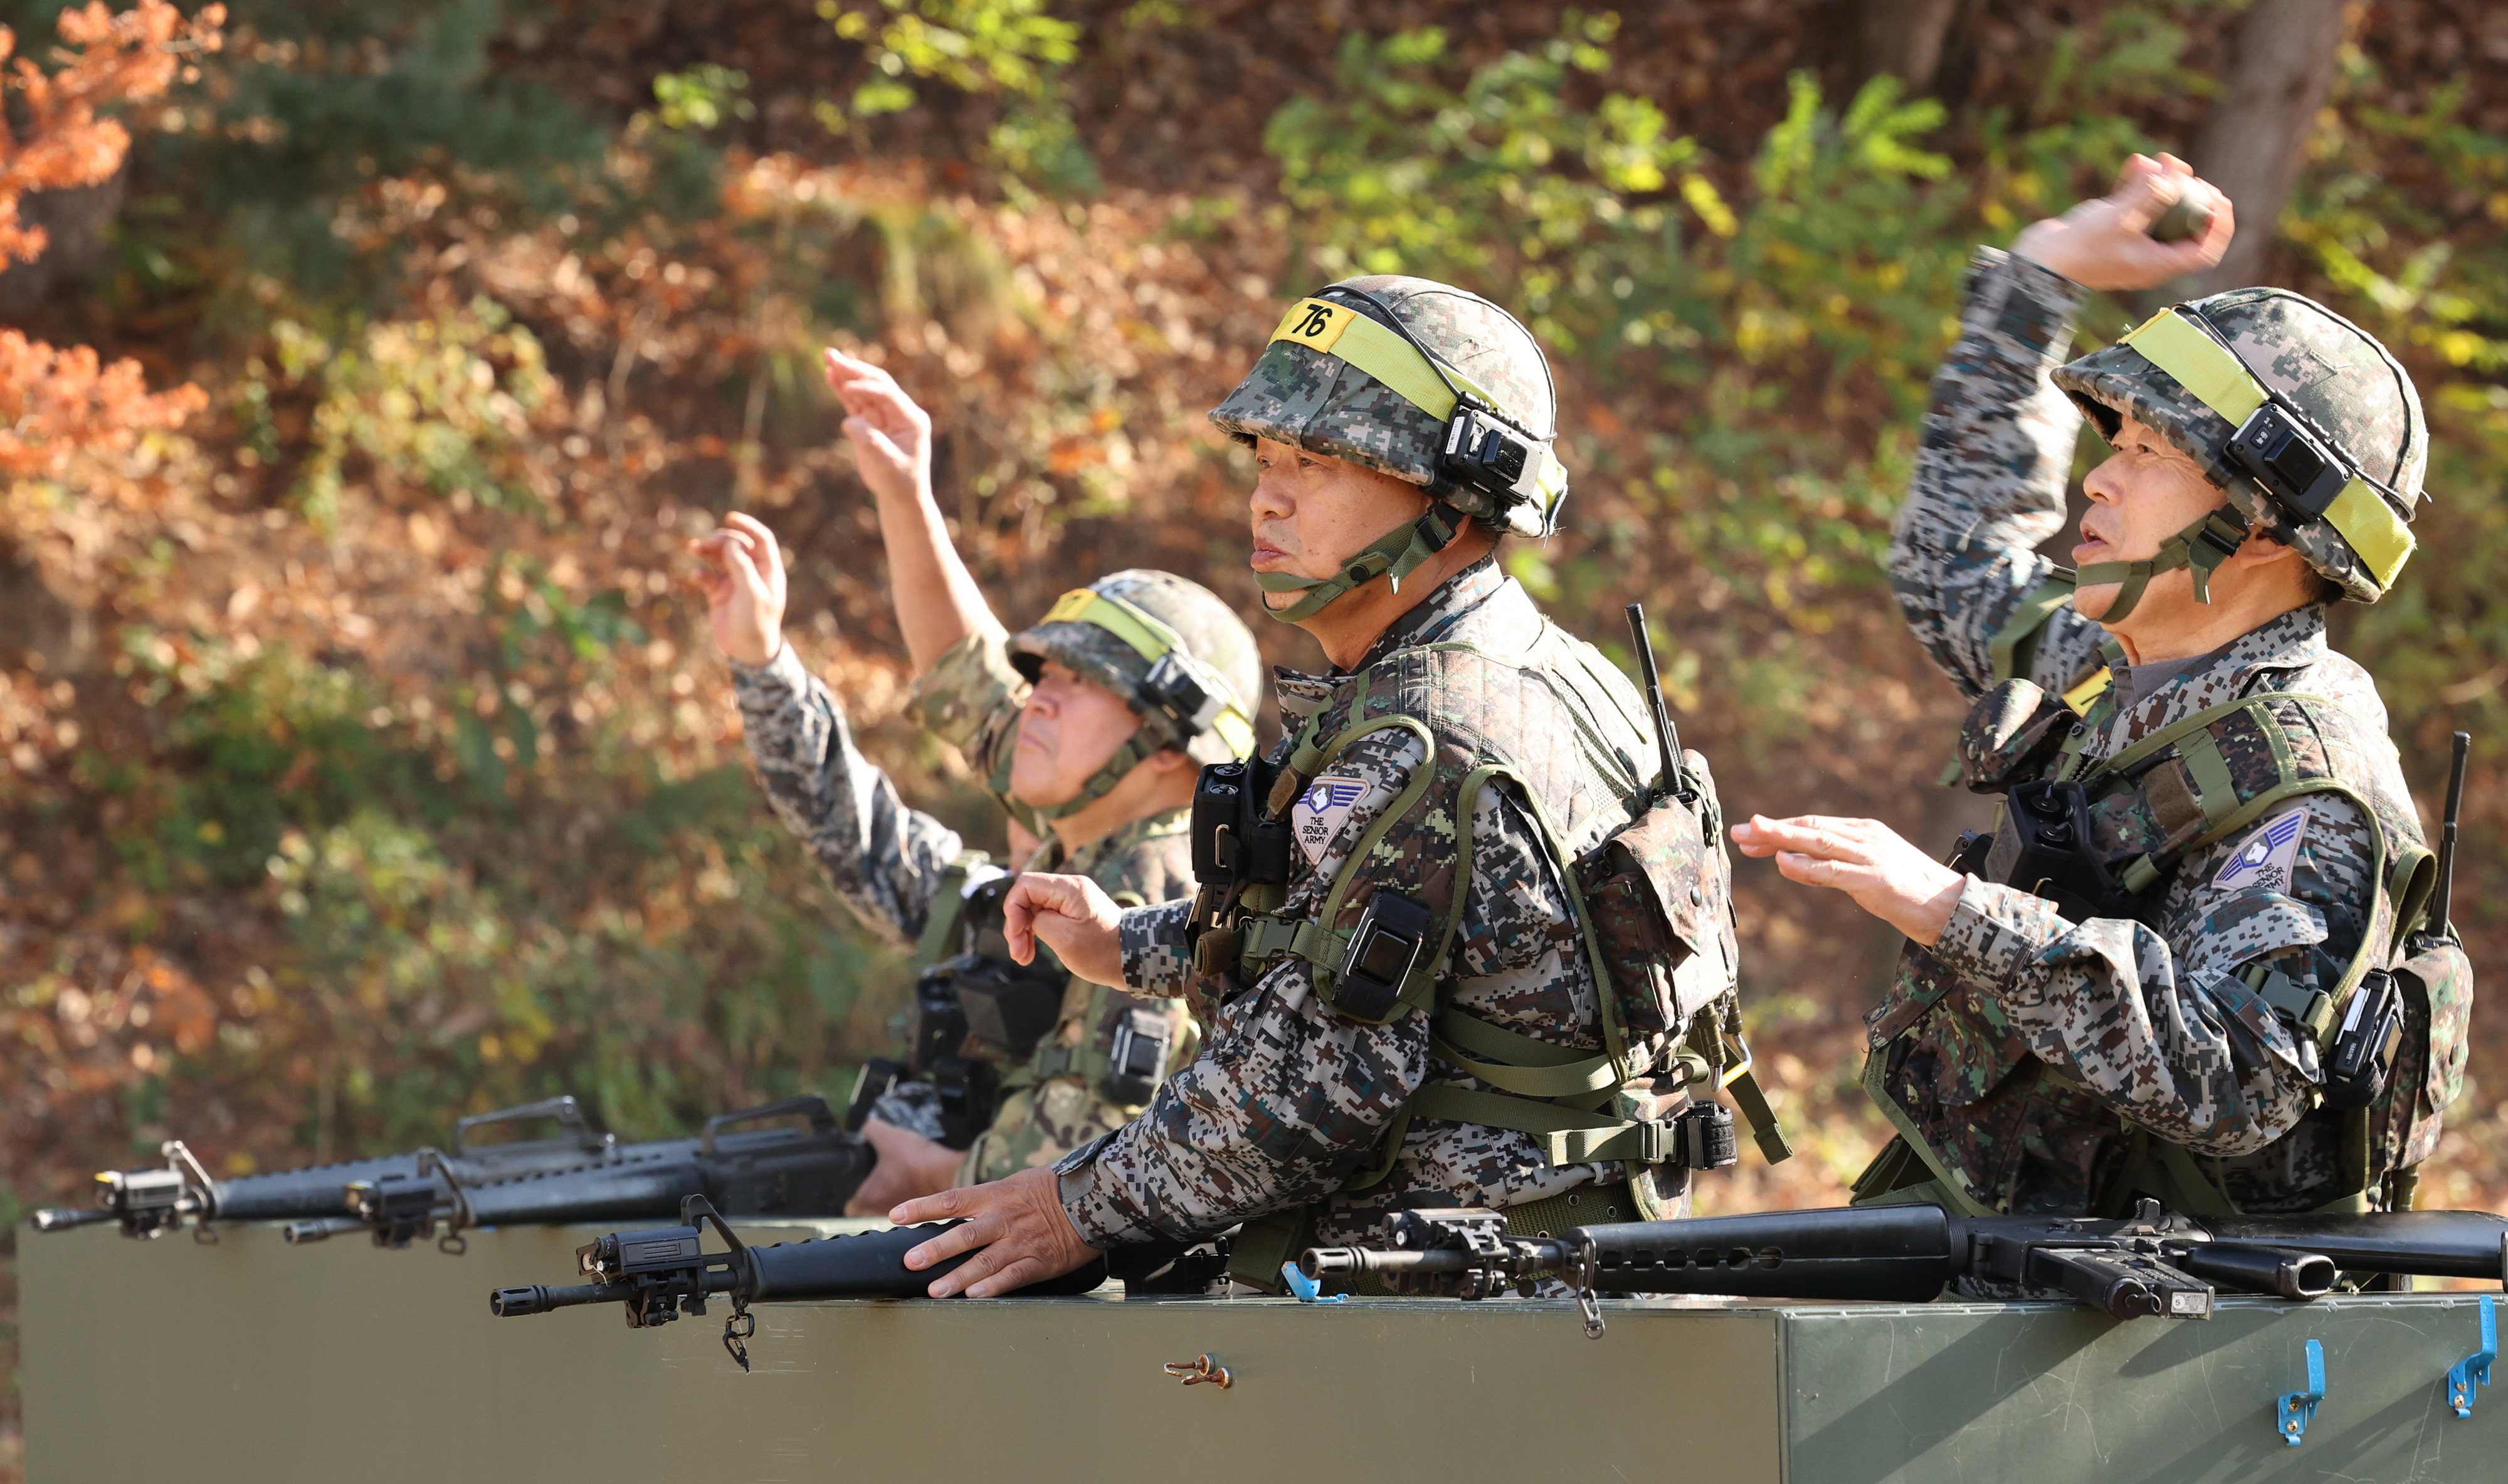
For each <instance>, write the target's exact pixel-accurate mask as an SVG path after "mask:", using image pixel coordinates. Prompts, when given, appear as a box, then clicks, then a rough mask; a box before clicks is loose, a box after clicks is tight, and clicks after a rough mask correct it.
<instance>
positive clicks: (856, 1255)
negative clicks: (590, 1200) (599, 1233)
mask: <svg viewBox="0 0 2508 1484" xmlns="http://www.w3.org/2000/svg"><path fill="white" fill-rule="evenodd" d="M700 1223H703V1224H704V1225H700ZM958 1224H959V1223H957V1222H955V1221H941V1222H932V1223H927V1224H925V1225H922V1226H902V1227H892V1228H890V1229H888V1230H885V1231H876V1232H864V1233H861V1234H859V1235H856V1236H850V1237H820V1238H813V1239H811V1240H808V1241H805V1242H793V1243H784V1242H779V1243H774V1244H773V1245H771V1246H763V1247H753V1246H750V1245H748V1244H746V1243H743V1242H742V1241H741V1240H740V1238H739V1236H738V1235H737V1234H735V1233H734V1232H733V1231H732V1229H731V1227H730V1226H729V1225H728V1224H727V1223H725V1221H724V1220H723V1218H722V1216H721V1215H719V1213H717V1211H716V1210H715V1207H714V1206H713V1205H712V1204H711V1203H709V1202H708V1201H707V1200H706V1199H705V1198H704V1197H703V1196H689V1197H687V1198H686V1199H684V1200H683V1201H682V1202H681V1203H680V1224H679V1225H678V1226H668V1227H661V1228H658V1229H656V1230H653V1231H648V1232H612V1233H610V1234H609V1235H608V1236H606V1237H601V1238H597V1239H595V1240H594V1241H592V1242H589V1243H585V1244H584V1245H582V1246H579V1247H577V1248H575V1249H574V1258H575V1265H576V1267H577V1268H578V1269H579V1270H580V1271H581V1272H582V1273H583V1275H584V1276H585V1277H588V1278H590V1279H591V1280H592V1281H591V1282H588V1283H579V1284H576V1285H574V1286H572V1287H556V1288H552V1287H546V1286H542V1285H540V1284H532V1285H530V1286H527V1287H519V1288H498V1289H497V1290H496V1291H495V1292H493V1293H491V1294H489V1295H488V1310H489V1312H490V1313H491V1314H494V1315H496V1316H497V1317H499V1318H507V1319H510V1318H515V1317H520V1316H522V1315H527V1314H546V1313H548V1312H549V1311H551V1310H553V1309H570V1308H573V1307H575V1306H577V1305H581V1304H612V1303H614V1304H624V1305H625V1306H626V1309H627V1327H628V1328H630V1329H650V1328H653V1327H654V1326H656V1325H660V1324H667V1323H669V1322H671V1321H672V1320H673V1319H676V1318H678V1317H680V1316H681V1315H682V1314H690V1315H696V1316H698V1317H703V1316H704V1314H705V1312H706V1308H705V1306H706V1300H707V1299H708V1298H710V1297H713V1296H714V1295H717V1294H721V1295H725V1296H727V1297H728V1298H729V1299H730V1300H731V1315H730V1317H728V1318H726V1319H725V1320H724V1321H723V1326H722V1345H723V1349H724V1350H726V1351H728V1352H729V1353H730V1354H731V1357H732V1358H733V1359H734V1360H737V1361H739V1362H740V1368H741V1369H742V1370H744V1371H745V1370H747V1369H749V1346H748V1341H749V1339H750V1337H751V1336H753V1335H755V1334H756V1330H757V1321H756V1317H754V1316H752V1315H751V1314H750V1313H749V1306H750V1305H752V1304H755V1303H759V1302H762V1301H764V1300H768V1299H838V1298H878V1299H917V1298H922V1297H924V1295H925V1290H926V1289H927V1288H928V1287H929V1285H930V1284H931V1282H932V1280H935V1279H937V1278H940V1277H941V1276H942V1275H944V1274H947V1273H951V1272H955V1271H956V1270H957V1268H958V1267H959V1265H960V1264H962V1263H964V1262H965V1261H966V1260H967V1259H968V1258H969V1257H971V1256H973V1255H974V1254H973V1253H971V1252H962V1253H960V1254H958V1255H957V1256H955V1257H947V1258H943V1259H941V1260H940V1262H937V1263H934V1264H933V1265H932V1266H931V1267H928V1268H924V1269H921V1270H915V1269H909V1268H907V1267H906V1266H905V1254H906V1253H907V1252H908V1251H910V1250H912V1249H913V1248H914V1247H915V1246H917V1245H919V1244H921V1243H924V1242H927V1241H930V1240H931V1239H932V1238H934V1237H937V1236H939V1235H940V1234H941V1233H942V1232H945V1231H947V1230H949V1228H951V1227H953V1226H956V1225H958ZM705 1226H712V1227H713V1228H714V1229H715V1232H716V1233H717V1234H718V1235H719V1236H720V1237H721V1239H722V1242H723V1246H724V1248H725V1250H723V1251H719V1252H708V1251H706V1250H705V1249H704V1241H703V1239H704V1235H705V1230H704V1228H705ZM1227 1266H1228V1251H1227V1247H1226V1244H1225V1243H1224V1242H1215V1243H1199V1244H1197V1245H1194V1246H1191V1247H1187V1246H1184V1245H1181V1244H1173V1245H1168V1244H1161V1245H1151V1246H1139V1247H1118V1248H1116V1249H1115V1250H1113V1251H1111V1252H1108V1253H1106V1254H1104V1255H1103V1256H1100V1257H1098V1258H1097V1259H1096V1260H1095V1261H1093V1262H1090V1263H1089V1264H1088V1265H1087V1266H1086V1267H1083V1268H1081V1269H1079V1270H1078V1271H1076V1272H1072V1273H1066V1274H1064V1275H1063V1276H1062V1277H1060V1278H1051V1279H1047V1280H1045V1281H1043V1282H1039V1283H1030V1284H1029V1285H1028V1286H1026V1287H1024V1288H1021V1289H1019V1290H1017V1292H1016V1293H1015V1294H1014V1295H1012V1296H1013V1297H1017V1298H1054V1297H1067V1296H1069V1295H1072V1294H1079V1293H1087V1292H1088V1291H1089V1290H1090V1289H1093V1288H1095V1287H1097V1286H1098V1285H1099V1284H1100V1283H1103V1282H1105V1281H1106V1280H1107V1279H1109V1278H1110V1277H1111V1278H1116V1279H1120V1280H1123V1282H1124V1284H1125V1289H1126V1290H1127V1291H1129V1292H1132V1293H1199V1292H1202V1291H1203V1290H1204V1289H1205V1288H1207V1287H1208V1285H1209V1284H1210V1283H1211V1281H1213V1280H1216V1279H1217V1278H1218V1277H1219V1276H1220V1275H1221V1274H1222V1273H1224V1272H1225V1271H1226V1270H1227Z"/></svg>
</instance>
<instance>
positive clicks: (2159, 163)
mask: <svg viewBox="0 0 2508 1484" xmlns="http://www.w3.org/2000/svg"><path fill="white" fill-rule="evenodd" d="M2209 190H2210V188H2209V187H2208V186H2204V185H2203V184H2202V183H2201V182H2199V181H2197V180H2196V179H2195V176H2194V172H2193V170H2192V169H2191V168H2190V167H2188V166H2187V165H2186V163H2185V162H2183V161H2181V160H2176V159H2172V158H2170V157H2168V156H2165V155H2163V156H2161V157H2159V158H2158V159H2157V160H2152V159H2147V158H2145V157H2143V156H2140V155H2137V156H2135V157H2133V159H2132V160H2130V161H2128V162H2126V164H2125V167H2124V168H2123V170H2122V171H2121V172H2120V173H2119V175H2118V177H2117V185H2116V189H2115V190H2114V191H2112V192H2110V193H2109V194H2108V195H2107V196H2104V197H2100V198H2098V199H2097V200H2094V201H2087V202H2084V203H2083V204H2080V205H2078V206H2075V207H2074V208H2073V209H2072V210H2071V211H2068V212H2066V213H2065V214H2064V215H2063V216H2061V217H2055V218H2050V219H2048V220H2047V221H2043V222H2039V223H2037V224H2035V225H2034V226H2032V227H2030V228H2029V229H2028V230H2027V231H2025V232H2023V233H2022V234H2021V235H2020V238H2019V240H2018V241H2014V242H2013V243H2012V245H2011V250H2010V252H2008V253H2006V252H2000V251H1997V250H1995V249H1993V248H1980V249H1978V251H1977V254H1976V259H1975V262H1974V264H1973V266H1972V268H1971V269H1970V271H1969V278H1968V302H1967V303H1966V305H1964V306H1963V307H1962V309H1961V312H1960V334H1959V339H1958V340H1957V341H1955V342H1954V343H1953V344H1952V346H1951V349H1950V352H1949V353H1948V354H1947V355H1945V356H1944V357H1943V360H1942V366H1941V369H1940V370H1939V371H1937V372H1936V373H1935V375H1934V386H1933V400H1932V402H1931V404H1930V405H1929V406H1928V407H1927V409H1926V412H1925V424H1924V432H1923V436H1922V439H1921V441H1920V443H1919V445H1918V448H1917V453H1916V467H1915V473H1914V476H1913V477H1912V478H1911V479H1910V481H1909V483H1908V489H1907V502H1906V504H1905V505H1904V506H1903V507H1902V508H1901V509H1900V510H1899V519H1898V522H1897V524H1896V526H1895V527H1894V528H1893V530H1892V532H1891V543H1890V585H1891V587H1892V588H1893V589H1894V590H1895V591H1896V592H1897V594H1898V597H1899V611H1900V612H1902V613H1903V614H1904V615H1905V617H1906V620H1907V626H1908V627H1909V628H1910V629H1912V630H1913V631H1914V632H1915V635H1916V638H1917V641H1918V642H1919V643H1921V644H1923V645H1924V647H1925V649H1926V650H1927V651H1928V652H1929V653H1931V654H1932V655H1933V658H1934V663H1935V664H1936V665H1938V666H1939V667H1940V668H1941V670H1942V672H1943V673H1944V674H1945V675H1948V676H1949V677H1950V678H1951V681H1952V683H1953V684H1954V685H1956V686H1959V688H1960V690H1961V691H1962V693H1964V694H1968V695H1974V694H1976V693H1978V692H1979V691H1982V690H1984V689H1985V688H1986V687H1987V686H1991V685H1993V684H1994V682H1995V679H1996V677H1995V674H1994V658H1993V644H1994V639H1995V636H1996V635H1997V633H1999V632H2000V631H2001V630H2002V629H2003V628H2004V626H2005V624H2006V623H2007V622H2009V621H2010V618H2011V617H2012V615H2013V613H2014V612H2015V611H2017V610H2018V609H2019V607H2020V605H2021V603H2022V601H2023V600H2024V599H2025V598H2027V597H2028V596H2029V595H2030V593H2031V592H2032V591H2033V590H2034V589H2036V588H2037V587H2038V586H2039V585H2040V584H2041V583H2042V582H2044V581H2046V579H2047V576H2048V575H2050V574H2051V573H2052V572H2053V571H2054V569H2055V567H2056V564H2055V563H2053V562H2051V561H2048V560H2047V558H2045V557H2042V556H2040V555H2038V554H2037V550H2036V548H2037V546H2038V544H2039V543H2040V542H2042V541H2044V540H2046V539H2047V538H2048V537H2050V536H2052V535H2054V534H2055V532H2056V531H2057V529H2058V528H2060V527H2061V526H2062V525H2063V523H2064V487H2065V485H2066V483H2067V482H2068V480H2069V478H2070V476H2071V472H2072V463H2073V445H2074V443H2075V441H2076V439H2077V438H2078V436H2079V434H2080V431H2081V423H2082V419H2081V414H2080V413H2079V412H2078V411H2076V410H2075V408H2074V407H2073V405H2072V403H2071V402H2070V401H2069V400H2067V399H2066V397H2065V396H2064V394H2063V392H2062V391H2060V390H2057V389H2056V387H2055V386H2054V384H2053V383H2052V382H2050V381H2049V380H2048V379H2047V373H2048V372H2049V371H2051V370H2053V369H2054V367H2055V366H2056V365H2058V364H2059V363H2061V362H2062V361H2063V359H2064V357H2065V354H2066V352H2067V351H2068V349H2069V348H2070V346H2071V344H2072V334H2073V316H2074V315H2075V314H2076V313H2077V312H2078V311H2079V310H2080V308H2081V302H2082V298H2083V295H2084V291H2085V290H2087V289H2127V288H2147V287H2155V286H2157V285H2158V284H2161V283H2165V282H2167V281H2168V280H2169V279H2171V278H2176V277H2178V276H2180V275H2183V274H2188V273H2193V272H2195V271H2197V270H2199V269H2201V268H2204V267H2207V266H2209V265H2210V264H2211V263H2214V262H2217V261H2219V259H2220V255H2221V253H2222V252H2223V251H2225V250H2226V249H2227V248H2228V246H2229V242H2230V235H2231V231H2232V230H2233V223H2232V221H2231V212H2230V208H2229V204H2228V202H2227V200H2226V199H2218V198H2217V193H2215V196H2216V209H2215V212H2214V217H2213V221H2212V225H2211V227H2210V229H2209V230H2208V231H2206V232H2205V234H2204V235H2203V236H2202V237H2200V238H2197V239H2193V240H2190V241H2181V242H2171V243H2162V242H2156V241H2152V239H2151V238H2150V237H2149V236H2148V235H2147V233H2146V232H2145V230H2144V229H2146V228H2147V227H2149V226H2150V224H2151V223H2152V221H2153V220H2154V219H2155V218H2156V217H2158V214H2159V213H2160V212H2161V211H2162V210H2164V209H2165V208H2166V207H2167V205H2168V204H2170V203H2171V202H2173V201H2175V200H2176V199H2177V198H2178V196H2179V194H2180V193H2183V192H2187V191H2209ZM2101 634H2102V631H2101V630H2100V629H2098V627H2097V626H2096V625H2094V624H2092V623H2090V622H2089V621H2088V620H2087V619H2084V618H2082V617H2081V616H2080V615H2078V614H2076V613H2075V612H2073V611H2072V610H2071V608H2070V607H2065V608H2061V609H2058V610H2057V611H2056V612H2055V613H2054V614H2053V616H2052V617H2051V618H2050V619H2048V621H2047V628H2046V630H2045V636H2044V637H2043V638H2042V639H2041V640H2040V641H2039V643H2038V645H2037V646H2036V661H2035V663H2034V664H2033V665H2032V667H2031V669H2030V671H2029V672H2028V673H2030V674H2031V676H2032V678H2034V679H2036V680H2038V681H2039V682H2040V684H2042V685H2051V686H2053V687H2055V688H2059V689H2060V688H2061V687H2062V686H2067V685H2069V684H2071V683H2072V681H2073V679H2074V672H2075V671H2076V670H2078V669H2079V668H2080V667H2081V666H2082V664H2083V662H2084V661H2085V660H2086V659H2087V658H2088V657H2089V655H2090V653H2091V652H2092V651H2093V650H2094V649H2096V648H2097V645H2098V642H2099V639H2100V637H2101Z"/></svg>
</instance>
